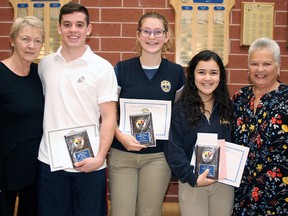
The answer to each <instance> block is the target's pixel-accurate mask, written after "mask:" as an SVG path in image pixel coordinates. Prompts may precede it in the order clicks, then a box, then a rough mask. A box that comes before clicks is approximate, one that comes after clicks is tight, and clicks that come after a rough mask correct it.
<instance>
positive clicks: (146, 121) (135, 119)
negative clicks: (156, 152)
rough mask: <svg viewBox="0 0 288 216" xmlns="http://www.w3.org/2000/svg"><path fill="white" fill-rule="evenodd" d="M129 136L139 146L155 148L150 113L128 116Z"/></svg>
mask: <svg viewBox="0 0 288 216" xmlns="http://www.w3.org/2000/svg"><path fill="white" fill-rule="evenodd" d="M129 117H130V127H131V134H132V135H133V136H134V137H135V138H136V140H137V141H138V142H139V143H140V144H141V145H147V146H148V147H153V146H156V140H155V135H154V129H153V123H152V114H151V113H150V112H147V113H141V114H135V115H130V116H129Z"/></svg>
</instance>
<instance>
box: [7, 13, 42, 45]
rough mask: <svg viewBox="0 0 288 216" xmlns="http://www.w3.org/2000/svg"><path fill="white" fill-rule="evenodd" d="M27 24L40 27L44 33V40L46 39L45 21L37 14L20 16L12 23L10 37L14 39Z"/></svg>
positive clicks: (36, 27)
mask: <svg viewBox="0 0 288 216" xmlns="http://www.w3.org/2000/svg"><path fill="white" fill-rule="evenodd" d="M26 26H29V27H32V28H35V29H38V30H39V31H40V33H41V35H42V41H44V37H45V33H44V25H43V22H42V21H41V20H40V19H39V18H37V17H35V16H26V17H18V18H17V19H16V20H15V21H14V23H13V25H12V28H11V31H10V39H11V40H14V39H15V38H16V37H17V36H18V34H19V32H20V31H21V30H22V29H23V28H24V27H26Z"/></svg>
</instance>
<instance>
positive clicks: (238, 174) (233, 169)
mask: <svg viewBox="0 0 288 216" xmlns="http://www.w3.org/2000/svg"><path fill="white" fill-rule="evenodd" d="M225 149H226V151H225V152H226V178H223V179H219V180H218V181H219V182H222V183H224V184H228V185H231V186H234V187H239V185H240V182H241V179H242V175H243V171H244V167H245V164H246V160H247V156H248V153H249V148H248V147H245V146H241V145H237V144H234V143H230V142H225Z"/></svg>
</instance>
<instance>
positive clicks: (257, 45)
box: [248, 37, 281, 66]
mask: <svg viewBox="0 0 288 216" xmlns="http://www.w3.org/2000/svg"><path fill="white" fill-rule="evenodd" d="M263 49H267V50H269V51H270V52H271V53H272V54H273V56H274V60H275V61H276V63H277V65H278V66H279V65H280V63H281V56H280V47H279V45H278V43H277V42H276V41H274V40H272V39H269V38H266V37H262V38H258V39H256V40H255V41H253V43H252V44H251V45H250V47H249V50H248V60H250V57H251V54H252V53H253V52H255V51H257V50H263Z"/></svg>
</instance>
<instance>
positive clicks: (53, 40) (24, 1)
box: [10, 0, 69, 59]
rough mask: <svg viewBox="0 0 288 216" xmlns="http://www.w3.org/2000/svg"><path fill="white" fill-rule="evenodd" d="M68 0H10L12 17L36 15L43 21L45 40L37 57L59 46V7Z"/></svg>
mask: <svg viewBox="0 0 288 216" xmlns="http://www.w3.org/2000/svg"><path fill="white" fill-rule="evenodd" d="M68 1H69V0H54V1H53V0H52V1H49V0H44V1H35V0H10V2H11V4H12V6H13V8H14V18H17V17H24V16H28V15H29V16H36V17H38V18H39V19H40V20H42V21H43V22H44V28H45V40H44V45H43V48H42V50H41V53H40V55H39V57H38V59H41V58H42V57H43V56H44V55H47V54H49V53H52V52H55V51H56V50H57V49H58V47H59V46H60V35H59V34H58V31H57V24H58V18H59V12H60V8H61V6H62V5H63V4H66V3H67V2H68Z"/></svg>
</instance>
